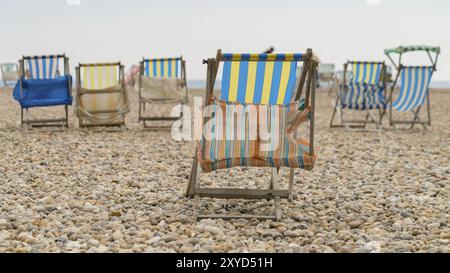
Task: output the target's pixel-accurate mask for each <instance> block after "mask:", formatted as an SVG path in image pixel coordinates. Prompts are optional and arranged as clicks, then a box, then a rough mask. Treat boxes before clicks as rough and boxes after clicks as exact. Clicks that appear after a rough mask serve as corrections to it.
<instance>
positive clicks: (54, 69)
mask: <svg viewBox="0 0 450 273" xmlns="http://www.w3.org/2000/svg"><path fill="white" fill-rule="evenodd" d="M61 60H62V63H63V66H62V69H61ZM61 70H62V71H64V74H63V75H62V76H60V74H61ZM19 75H20V77H19V81H18V82H17V85H16V87H15V88H14V98H15V99H16V100H17V101H18V102H19V103H20V106H21V109H22V111H21V122H22V125H24V124H25V125H30V126H32V127H44V126H65V127H68V126H69V115H68V107H69V106H70V105H72V100H73V98H72V77H71V76H70V72H69V59H68V58H67V57H66V56H65V55H51V56H33V57H23V59H22V60H20V61H19ZM51 106H64V107H65V118H59V119H40V120H31V119H30V118H29V117H28V110H29V109H30V108H37V107H51ZM24 110H26V112H27V117H26V119H24Z"/></svg>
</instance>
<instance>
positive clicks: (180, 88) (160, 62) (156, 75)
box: [138, 57, 188, 131]
mask: <svg viewBox="0 0 450 273" xmlns="http://www.w3.org/2000/svg"><path fill="white" fill-rule="evenodd" d="M138 81H139V122H142V123H143V126H144V128H145V129H147V130H153V131H160V130H168V129H170V128H171V125H168V126H165V125H155V126H150V125H147V122H167V121H169V122H170V121H177V120H179V119H181V118H182V117H183V114H182V113H181V115H180V116H178V117H170V116H164V115H162V114H161V116H156V115H155V114H152V115H151V114H147V116H145V115H144V112H145V111H146V108H147V105H150V107H153V106H156V105H160V106H161V105H162V104H167V105H170V104H186V103H187V102H188V87H187V81H186V61H185V60H183V57H177V58H160V59H147V58H143V59H142V61H141V62H140V73H139V80H138ZM157 112H158V111H157Z"/></svg>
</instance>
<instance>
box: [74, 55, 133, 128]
mask: <svg viewBox="0 0 450 273" xmlns="http://www.w3.org/2000/svg"><path fill="white" fill-rule="evenodd" d="M124 77H125V74H124V66H123V65H121V63H120V62H118V63H98V64H80V65H79V66H78V67H77V97H76V98H77V111H76V112H77V116H78V119H79V125H80V128H81V127H92V126H125V115H126V114H127V113H128V111H129V107H128V94H127V90H126V88H125V81H124V79H125V78H124Z"/></svg>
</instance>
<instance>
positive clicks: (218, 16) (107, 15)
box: [0, 0, 450, 80]
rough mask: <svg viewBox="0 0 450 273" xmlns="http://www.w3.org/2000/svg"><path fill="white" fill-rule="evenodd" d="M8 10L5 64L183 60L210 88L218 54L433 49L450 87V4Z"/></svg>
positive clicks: (0, 2) (62, 1) (66, 0)
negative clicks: (208, 64)
mask: <svg viewBox="0 0 450 273" xmlns="http://www.w3.org/2000/svg"><path fill="white" fill-rule="evenodd" d="M76 2H81V3H80V5H76ZM70 3H75V5H71V4H70ZM378 4H379V5H378ZM0 10H1V14H0V23H1V28H0V29H1V31H2V33H1V36H0V37H1V38H0V62H7V61H17V60H18V59H19V58H20V56H22V55H23V54H26V55H33V54H51V53H60V52H61V53H62V52H65V53H66V54H67V55H68V56H69V57H70V58H71V62H72V66H74V65H75V64H76V63H78V62H95V61H116V60H121V61H122V62H124V63H125V64H126V65H131V64H133V63H137V62H138V61H139V60H140V59H141V58H142V57H143V56H147V57H170V56H177V55H183V56H184V57H185V59H186V60H187V61H188V64H187V66H188V78H190V79H204V78H205V73H206V69H205V67H204V66H203V65H202V64H201V60H202V59H203V58H207V57H213V56H214V55H215V52H216V50H217V49H218V48H222V49H223V50H224V51H227V52H249V53H252V52H260V51H263V50H265V49H266V48H268V47H270V46H272V45H273V46H275V48H276V50H277V51H278V52H303V51H305V50H306V48H313V50H314V51H316V53H317V54H318V55H319V56H320V57H321V59H322V61H324V62H334V63H336V64H338V65H339V67H340V65H341V64H342V63H343V62H344V61H346V60H347V59H361V60H387V58H386V57H385V56H384V54H383V49H385V48H388V47H394V46H397V45H408V44H429V45H439V46H441V48H442V51H443V53H442V55H441V59H440V62H439V64H438V69H439V71H438V73H437V74H436V75H435V79H436V80H450V54H449V53H448V50H450V35H449V30H448V28H449V26H450V1H448V0H314V1H312V0H310V1H306V0H270V1H269V0H222V1H216V0H158V1H156V0H0ZM5 26H6V27H5ZM422 60H423V61H426V60H427V59H426V58H420V57H416V56H414V57H412V58H411V61H412V62H414V63H417V62H420V61H422Z"/></svg>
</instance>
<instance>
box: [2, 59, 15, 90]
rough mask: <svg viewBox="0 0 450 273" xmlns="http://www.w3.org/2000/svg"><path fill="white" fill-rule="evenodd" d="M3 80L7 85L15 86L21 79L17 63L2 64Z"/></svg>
mask: <svg viewBox="0 0 450 273" xmlns="http://www.w3.org/2000/svg"><path fill="white" fill-rule="evenodd" d="M0 67H1V71H2V80H3V85H4V86H5V87H9V86H10V84H12V85H11V86H14V84H16V83H17V81H18V80H19V66H18V65H17V64H16V63H5V64H1V65H0Z"/></svg>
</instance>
